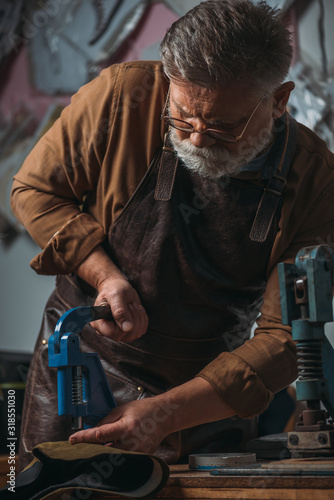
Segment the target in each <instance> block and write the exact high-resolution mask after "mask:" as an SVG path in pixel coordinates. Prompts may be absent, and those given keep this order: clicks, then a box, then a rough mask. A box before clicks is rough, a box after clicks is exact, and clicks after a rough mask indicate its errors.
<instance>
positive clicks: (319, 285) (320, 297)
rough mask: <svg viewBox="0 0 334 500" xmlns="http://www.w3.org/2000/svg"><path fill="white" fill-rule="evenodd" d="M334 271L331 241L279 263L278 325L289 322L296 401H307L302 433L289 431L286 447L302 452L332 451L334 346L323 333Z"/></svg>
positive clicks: (301, 420)
mask: <svg viewBox="0 0 334 500" xmlns="http://www.w3.org/2000/svg"><path fill="white" fill-rule="evenodd" d="M333 270H334V251H333V249H332V248H331V247H330V246H329V245H318V246H314V247H306V248H302V249H301V250H300V251H299V252H298V254H297V256H296V259H295V263H294V264H286V263H280V264H278V274H279V284H280V296H281V310H282V323H283V324H285V325H291V330H292V338H293V340H294V341H296V348H297V365H298V379H297V381H296V393H297V400H298V401H305V402H306V409H305V410H304V411H303V412H302V413H301V415H300V416H299V421H298V422H297V423H296V426H295V429H296V431H300V432H294V433H289V447H290V448H292V449H294V450H299V453H300V450H301V449H302V450H303V453H304V456H310V454H311V453H312V455H311V456H315V454H316V453H318V454H321V455H324V454H325V455H326V454H327V455H332V454H333V453H334V430H333V429H334V427H333V422H332V421H331V420H330V419H328V417H331V418H332V419H334V349H333V347H332V345H331V343H330V342H329V341H328V339H327V336H326V334H325V325H326V323H329V322H332V321H333V303H332V302H333V293H332V287H333V285H334V272H333ZM321 403H322V405H323V407H324V408H325V409H326V410H327V412H328V413H327V412H326V411H325V409H324V408H323V407H322V406H321ZM292 456H293V455H292ZM299 456H301V455H299Z"/></svg>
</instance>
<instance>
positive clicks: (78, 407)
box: [48, 305, 116, 429]
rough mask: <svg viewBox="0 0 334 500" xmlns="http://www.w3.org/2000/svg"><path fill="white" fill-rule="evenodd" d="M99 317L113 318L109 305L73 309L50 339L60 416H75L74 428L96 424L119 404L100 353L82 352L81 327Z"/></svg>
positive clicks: (59, 322)
mask: <svg viewBox="0 0 334 500" xmlns="http://www.w3.org/2000/svg"><path fill="white" fill-rule="evenodd" d="M97 319H107V320H112V319H113V317H112V314H111V310H110V307H109V305H102V306H83V307H76V308H74V309H70V310H69V311H67V312H66V313H65V314H63V315H62V316H61V318H60V319H59V320H58V322H57V325H56V327H55V331H54V334H53V335H52V336H51V337H50V339H49V344H48V353H49V366H50V367H54V368H57V390H58V415H68V416H71V417H72V428H73V429H82V428H83V427H85V428H88V427H93V426H94V425H96V424H97V422H98V421H100V420H101V419H102V418H103V417H105V416H106V415H107V414H108V413H109V412H110V411H111V410H112V408H114V407H115V406H116V402H115V400H114V396H113V394H112V391H111V389H110V386H109V383H108V380H107V378H106V375H105V372H104V370H103V367H102V364H101V361H100V359H99V356H98V354H97V353H96V352H93V353H85V352H81V351H80V338H79V334H80V333H81V330H82V329H83V327H84V326H85V325H86V324H87V323H90V322H91V321H95V320H97Z"/></svg>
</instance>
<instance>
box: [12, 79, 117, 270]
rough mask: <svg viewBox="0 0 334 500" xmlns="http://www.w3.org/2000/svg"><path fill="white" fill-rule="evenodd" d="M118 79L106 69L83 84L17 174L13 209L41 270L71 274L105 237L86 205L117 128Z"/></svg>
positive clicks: (33, 264) (103, 230) (13, 187)
mask: <svg viewBox="0 0 334 500" xmlns="http://www.w3.org/2000/svg"><path fill="white" fill-rule="evenodd" d="M110 71H111V70H109V73H110ZM115 71H116V70H115ZM113 76H114V77H113ZM114 80H115V75H111V76H110V75H109V77H108V78H106V77H105V75H104V74H103V73H102V74H101V76H100V77H99V78H97V79H96V80H95V81H92V82H90V83H89V84H87V85H86V86H84V87H82V88H81V89H80V90H79V92H78V93H77V94H76V95H75V96H73V98H72V101H71V104H70V105H69V106H68V107H67V108H65V109H64V110H63V112H62V114H61V116H60V118H59V119H58V120H57V121H56V122H55V124H54V125H53V126H52V127H51V129H50V130H49V131H48V132H46V134H45V135H44V136H43V137H42V138H41V139H40V140H39V142H38V143H37V145H36V146H35V147H34V149H33V150H32V151H31V153H30V154H29V155H28V157H27V158H26V160H25V162H24V164H23V165H22V167H21V169H20V170H19V172H18V173H17V174H16V175H15V177H14V182H13V186H12V192H11V206H12V210H13V212H14V214H15V215H16V216H17V218H18V219H19V221H20V222H21V223H22V224H23V225H24V227H25V228H26V229H27V231H28V232H29V234H30V235H31V237H32V238H33V239H34V240H35V241H36V243H37V244H38V245H39V246H40V247H41V248H42V249H43V250H42V252H41V253H40V254H39V255H38V256H37V257H35V258H34V259H33V261H32V262H31V266H32V267H33V269H34V270H35V271H36V272H37V273H39V274H68V273H70V272H72V271H73V269H74V268H75V267H76V266H77V265H78V264H80V263H81V262H82V261H83V260H84V259H85V258H86V257H87V255H88V254H89V253H90V252H91V251H92V250H93V249H94V248H95V247H96V246H97V245H99V244H100V243H101V242H102V241H103V240H104V238H105V236H106V235H105V228H104V227H103V222H102V221H98V220H97V219H96V218H95V217H94V216H93V215H92V213H89V214H88V213H87V212H85V209H84V206H85V200H86V199H87V197H92V196H94V193H95V190H96V186H97V184H98V182H99V177H100V172H101V167H102V164H103V160H104V150H105V141H106V140H107V133H106V132H107V131H110V130H111V128H112V118H108V117H112V108H113V105H115V104H114V101H113V100H112V96H113V90H114V85H113V83H114ZM115 101H116V99H115ZM108 120H110V122H108ZM107 122H108V123H107Z"/></svg>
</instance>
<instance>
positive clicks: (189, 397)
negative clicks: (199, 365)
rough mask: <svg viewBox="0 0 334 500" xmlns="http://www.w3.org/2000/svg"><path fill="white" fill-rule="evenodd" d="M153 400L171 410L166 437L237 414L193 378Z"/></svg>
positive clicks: (207, 385)
mask: <svg viewBox="0 0 334 500" xmlns="http://www.w3.org/2000/svg"><path fill="white" fill-rule="evenodd" d="M154 399H156V403H157V405H158V406H160V407H161V408H163V405H166V407H168V408H169V409H170V410H171V411H170V415H169V422H168V425H169V433H172V432H176V431H179V430H182V429H187V428H189V427H194V426H196V425H200V424H204V423H207V422H214V421H217V420H221V419H224V418H229V417H232V416H234V415H235V414H236V413H235V411H234V410H233V409H232V408H231V407H230V406H229V405H228V404H227V403H225V401H223V400H222V398H221V396H220V395H219V394H218V392H217V391H216V390H215V389H214V387H213V386H212V385H211V384H210V382H208V381H207V380H205V379H204V378H202V377H196V378H194V379H192V380H190V381H189V382H186V383H184V384H182V385H180V386H178V387H175V388H173V389H171V390H169V391H168V392H166V393H163V394H161V395H159V396H156V398H154Z"/></svg>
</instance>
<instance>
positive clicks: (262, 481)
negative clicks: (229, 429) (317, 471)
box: [0, 456, 334, 500]
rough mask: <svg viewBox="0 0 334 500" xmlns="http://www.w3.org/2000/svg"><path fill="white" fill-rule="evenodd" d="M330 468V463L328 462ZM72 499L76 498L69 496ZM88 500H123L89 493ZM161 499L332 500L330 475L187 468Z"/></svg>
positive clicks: (174, 470)
mask: <svg viewBox="0 0 334 500" xmlns="http://www.w3.org/2000/svg"><path fill="white" fill-rule="evenodd" d="M332 464H333V466H334V461H332ZM6 473H7V458H6V457H5V456H3V457H1V458H0V476H2V477H0V483H1V479H2V485H1V486H5V484H6ZM73 498H76V496H75V493H73ZM89 498H90V500H107V499H111V498H113V499H114V500H124V497H115V496H113V497H111V496H110V495H108V496H106V495H96V494H92V495H91V496H90V497H89ZM154 498H155V499H160V500H162V499H165V500H167V499H168V500H178V499H187V500H192V499H194V500H195V499H196V500H207V499H216V500H217V499H219V500H333V499H334V476H311V477H298V476H293V477H284V476H283V477H271V476H265V477H249V476H212V475H210V473H209V472H197V471H190V470H189V469H188V466H187V465H172V466H170V477H169V479H168V482H167V484H166V486H165V487H164V488H163V489H162V490H161V491H160V492H159V493H158V494H157V495H156V496H155V497H154Z"/></svg>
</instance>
